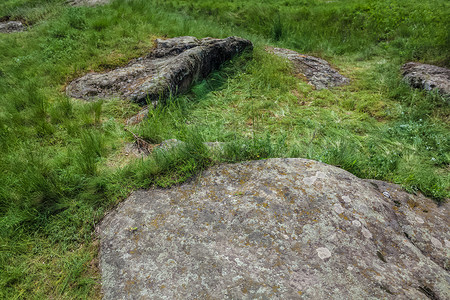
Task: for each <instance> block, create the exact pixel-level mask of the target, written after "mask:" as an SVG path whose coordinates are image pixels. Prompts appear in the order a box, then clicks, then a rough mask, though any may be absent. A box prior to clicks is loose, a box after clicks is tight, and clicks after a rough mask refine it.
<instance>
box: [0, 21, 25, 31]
mask: <svg viewBox="0 0 450 300" xmlns="http://www.w3.org/2000/svg"><path fill="white" fill-rule="evenodd" d="M24 30H25V26H24V25H23V24H22V22H20V21H6V22H0V33H13V32H20V31H24Z"/></svg>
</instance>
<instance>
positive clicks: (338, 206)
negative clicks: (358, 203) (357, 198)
mask: <svg viewBox="0 0 450 300" xmlns="http://www.w3.org/2000/svg"><path fill="white" fill-rule="evenodd" d="M333 208H334V211H335V212H336V213H337V214H338V215H340V214H342V213H343V212H344V208H343V207H342V206H341V204H340V203H335V204H334V205H333Z"/></svg>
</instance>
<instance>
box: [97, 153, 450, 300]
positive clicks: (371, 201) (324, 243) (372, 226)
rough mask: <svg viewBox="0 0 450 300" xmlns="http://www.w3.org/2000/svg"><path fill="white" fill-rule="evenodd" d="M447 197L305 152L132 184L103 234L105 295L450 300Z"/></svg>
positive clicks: (105, 222) (103, 226)
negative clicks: (409, 189) (176, 181)
mask: <svg viewBox="0 0 450 300" xmlns="http://www.w3.org/2000/svg"><path fill="white" fill-rule="evenodd" d="M449 222H450V220H449V218H448V205H447V204H445V205H442V206H440V207H438V206H437V205H436V203H434V202H433V201H431V200H430V199H427V198H425V197H423V196H421V195H417V196H414V195H410V194H407V193H405V192H403V191H402V190H401V189H400V187H398V186H396V185H393V184H389V183H384V182H381V181H366V180H362V179H359V178H357V177H355V176H354V175H352V174H350V173H348V172H346V171H344V170H342V169H339V168H336V167H333V166H329V165H326V164H323V163H319V162H316V161H311V160H307V159H269V160H264V161H253V162H246V163H240V164H231V165H220V166H215V167H212V168H209V169H208V170H206V171H205V172H203V173H202V174H201V176H199V177H198V178H197V179H194V180H192V181H191V182H189V183H185V184H183V185H181V186H177V187H173V188H171V189H153V190H148V191H142V190H141V191H137V192H135V193H133V194H132V195H131V196H130V197H129V198H128V199H127V200H126V201H124V202H123V203H122V204H121V205H119V207H118V208H117V209H115V210H114V211H113V212H112V213H110V214H109V215H107V216H106V217H105V218H104V220H103V221H102V223H101V224H100V226H99V228H98V230H99V233H100V243H101V246H100V267H101V271H102V287H103V291H104V298H105V299H299V298H305V299H346V300H347V299H450V291H449V281H450V276H449V272H448V270H449V247H450V233H449V230H448V229H449Z"/></svg>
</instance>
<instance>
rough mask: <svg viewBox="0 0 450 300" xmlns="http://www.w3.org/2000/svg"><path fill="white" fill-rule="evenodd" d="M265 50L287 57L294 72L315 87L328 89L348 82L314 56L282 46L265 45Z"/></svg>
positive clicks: (326, 63)
mask: <svg viewBox="0 0 450 300" xmlns="http://www.w3.org/2000/svg"><path fill="white" fill-rule="evenodd" d="M267 51H268V52H270V53H273V54H275V55H277V56H280V57H282V58H286V59H288V60H289V61H290V62H291V63H292V64H293V66H294V72H295V73H297V74H302V75H303V76H305V77H306V79H307V80H308V82H309V83H310V84H311V85H313V86H314V87H315V88H316V89H318V90H321V89H328V88H331V87H335V86H340V85H344V84H348V83H349V82H350V80H349V79H348V78H347V77H345V76H343V75H341V74H340V73H339V72H338V71H336V70H335V69H333V68H332V67H331V66H330V64H329V63H328V62H327V61H325V60H323V59H321V58H317V57H314V56H309V55H303V54H300V53H298V52H295V51H293V50H289V49H283V48H272V47H267Z"/></svg>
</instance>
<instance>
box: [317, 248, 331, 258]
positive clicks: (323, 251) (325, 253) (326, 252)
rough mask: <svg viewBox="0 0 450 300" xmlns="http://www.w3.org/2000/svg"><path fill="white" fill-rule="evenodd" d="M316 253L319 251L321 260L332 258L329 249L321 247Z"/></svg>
mask: <svg viewBox="0 0 450 300" xmlns="http://www.w3.org/2000/svg"><path fill="white" fill-rule="evenodd" d="M316 251H317V255H318V256H319V257H320V258H321V259H327V258H329V257H331V252H330V250H328V248H325V247H320V248H317V249H316Z"/></svg>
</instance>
